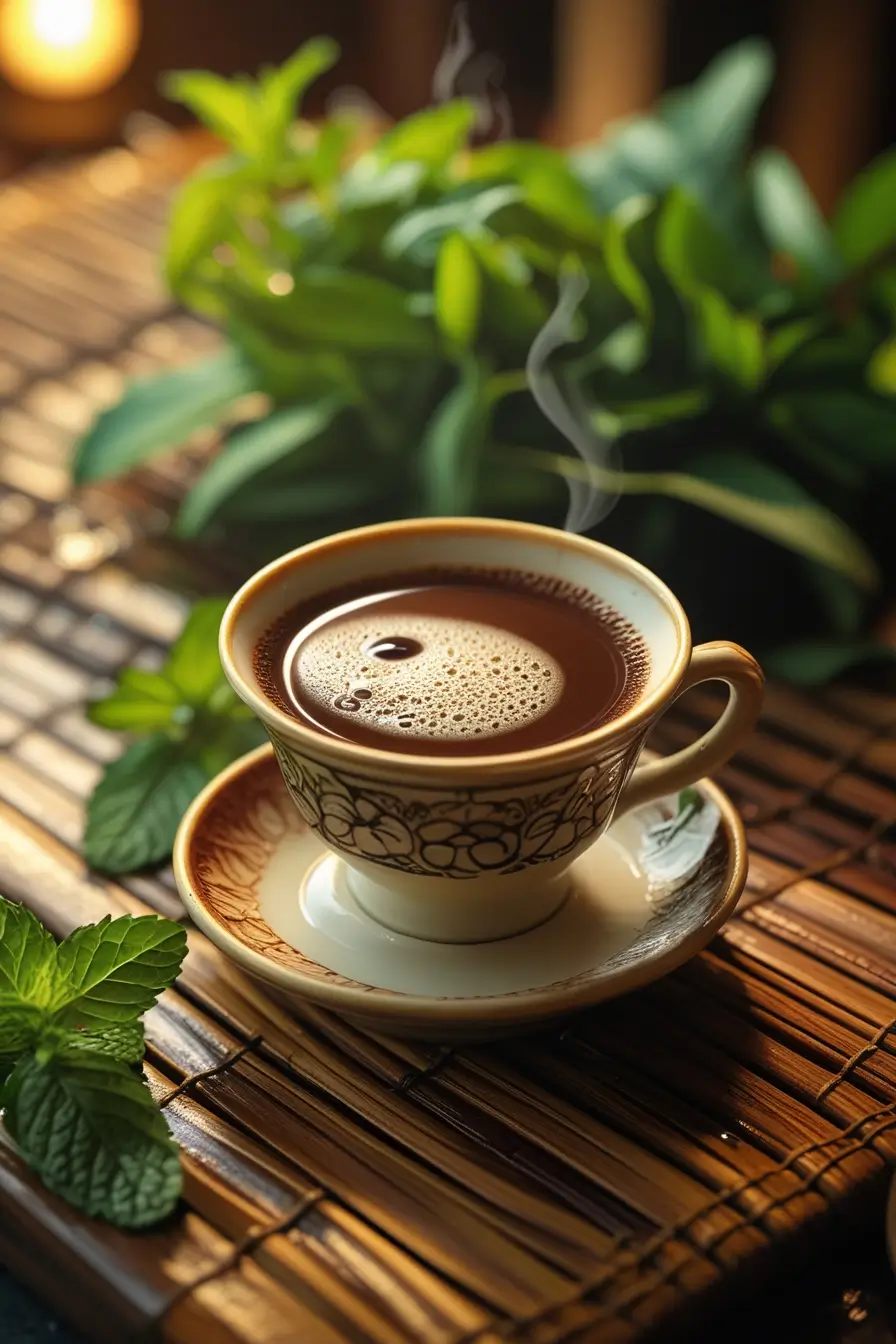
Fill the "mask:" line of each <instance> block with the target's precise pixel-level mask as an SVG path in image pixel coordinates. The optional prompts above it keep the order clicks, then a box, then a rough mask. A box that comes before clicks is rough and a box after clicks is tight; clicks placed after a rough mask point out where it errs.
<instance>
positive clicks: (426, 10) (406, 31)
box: [365, 0, 453, 117]
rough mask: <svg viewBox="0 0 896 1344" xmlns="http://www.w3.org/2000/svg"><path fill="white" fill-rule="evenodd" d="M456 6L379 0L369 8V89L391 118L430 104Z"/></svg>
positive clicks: (427, 0)
mask: <svg viewBox="0 0 896 1344" xmlns="http://www.w3.org/2000/svg"><path fill="white" fill-rule="evenodd" d="M365 8H366V0H365ZM452 8H453V6H452V4H451V0H376V3H375V4H372V5H371V6H370V9H369V10H368V14H369V16H370V19H371V24H372V33H371V36H372V42H371V52H372V55H371V61H370V91H371V93H372V94H373V97H374V98H375V99H376V100H377V102H378V103H380V104H381V106H382V107H384V108H385V110H386V111H387V112H389V113H390V114H391V115H392V116H393V117H404V116H407V114H408V113H409V112H416V111H417V110H418V109H419V108H421V107H426V106H427V105H428V104H429V103H430V102H432V77H433V73H434V71H435V68H436V65H437V64H438V61H439V56H440V55H441V53H442V48H443V46H444V44H445V41H446V39H447V37H448V29H449V25H450V21H451V11H452Z"/></svg>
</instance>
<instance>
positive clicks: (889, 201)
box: [833, 149, 896, 266]
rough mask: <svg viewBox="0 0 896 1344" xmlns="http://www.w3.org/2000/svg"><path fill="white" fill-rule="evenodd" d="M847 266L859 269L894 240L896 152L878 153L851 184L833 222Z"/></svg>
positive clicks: (890, 245)
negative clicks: (858, 267)
mask: <svg viewBox="0 0 896 1344" xmlns="http://www.w3.org/2000/svg"><path fill="white" fill-rule="evenodd" d="M833 231H834V241H835V242H836V244H837V247H838V248H839V250H840V255H841V257H842V258H843V260H844V261H845V262H846V264H847V266H860V265H861V264H862V263H863V262H866V261H869V260H870V259H871V257H874V256H876V255H877V254H878V253H879V252H882V251H884V250H885V249H886V248H890V247H892V246H893V245H894V240H896V149H889V150H887V152H886V153H885V154H881V155H880V157H879V158H877V159H875V160H874V162H873V163H872V164H870V165H869V167H867V168H866V169H865V171H864V172H863V173H859V176H858V177H857V178H856V179H855V181H854V182H853V183H852V186H850V187H849V189H848V190H847V192H846V195H845V196H844V197H843V199H842V201H841V202H840V205H839V206H838V208H837V212H836V214H835V215H834V222H833Z"/></svg>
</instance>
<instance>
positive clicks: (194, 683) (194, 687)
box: [164, 597, 227, 705]
mask: <svg viewBox="0 0 896 1344" xmlns="http://www.w3.org/2000/svg"><path fill="white" fill-rule="evenodd" d="M226 606H227V599H226V598H223V597H210V598H206V599H205V600H204V601H202V602H197V603H196V604H195V605H194V606H193V609H192V610H191V612H190V614H189V616H188V617H187V620H186V623H185V624H184V628H183V630H181V632H180V635H179V636H178V639H177V642H176V643H175V645H174V648H173V649H172V650H171V652H170V653H169V655H168V661H167V662H166V664H165V672H164V675H165V677H166V678H167V679H168V681H169V682H170V683H171V685H172V686H173V687H174V688H175V689H176V690H177V691H178V692H179V694H180V696H181V698H182V699H183V700H185V701H186V703H187V704H188V705H204V704H206V702H207V701H208V698H209V696H210V695H211V693H212V691H214V690H215V689H216V687H218V686H219V685H220V684H221V681H222V679H223V676H224V674H223V672H222V671H221V660H220V658H219V657H218V627H219V626H220V624H221V617H222V616H223V615H224V610H225V608H226Z"/></svg>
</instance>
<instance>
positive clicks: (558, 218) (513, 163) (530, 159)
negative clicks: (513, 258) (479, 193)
mask: <svg viewBox="0 0 896 1344" xmlns="http://www.w3.org/2000/svg"><path fill="white" fill-rule="evenodd" d="M464 176H465V177H466V178H467V179H469V180H477V179H490V180H494V179H500V178H505V177H507V178H510V179H511V181H513V182H516V183H519V184H520V186H521V187H522V199H523V201H524V202H525V204H526V205H528V206H529V208H530V209H532V210H534V211H535V212H536V213H537V214H539V215H541V216H542V218H544V219H546V220H549V221H550V222H551V223H552V224H555V225H556V226H557V227H558V228H559V229H562V230H563V231H564V233H565V234H567V235H568V237H569V239H570V240H573V239H577V240H580V241H583V242H588V243H592V244H596V243H598V242H599V241H600V236H601V229H600V220H599V219H598V216H597V214H596V212H595V209H594V206H593V205H592V203H591V200H590V198H589V195H588V192H587V190H586V189H585V187H584V186H583V185H582V183H581V182H580V181H579V179H578V178H577V177H576V175H575V173H574V172H573V171H572V170H571V168H570V166H569V164H568V163H567V161H566V159H565V158H564V156H563V155H562V154H561V153H560V152H559V151H558V150H556V149H552V148H551V147H550V146H549V145H540V144H536V143H532V142H531V141H520V140H516V141H514V140H504V141H501V142H500V143H499V144H493V145H487V146H486V147H485V148H484V149H480V150H477V151H476V152H475V153H474V154H473V155H472V156H471V159H470V162H469V164H468V165H467V166H466V167H465V170H464Z"/></svg>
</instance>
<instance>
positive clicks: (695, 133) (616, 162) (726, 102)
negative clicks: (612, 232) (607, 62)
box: [572, 38, 774, 228]
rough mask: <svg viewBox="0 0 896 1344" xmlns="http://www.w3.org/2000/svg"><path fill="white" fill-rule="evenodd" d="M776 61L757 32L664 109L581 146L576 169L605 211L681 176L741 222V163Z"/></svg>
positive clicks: (721, 212)
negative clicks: (759, 38)
mask: <svg viewBox="0 0 896 1344" xmlns="http://www.w3.org/2000/svg"><path fill="white" fill-rule="evenodd" d="M773 68H774V61H773V57H772V52H771V48H770V47H769V45H768V44H767V43H766V42H763V41H759V40H757V39H755V38H749V39H747V40H746V41H744V42H739V43H737V44H736V45H734V46H732V47H729V48H728V49H727V50H726V51H723V52H722V53H721V54H720V55H718V56H716V57H715V58H714V59H713V60H712V61H710V63H709V65H708V66H707V67H706V69H705V70H704V71H703V73H702V74H701V75H700V76H699V78H698V79H696V80H695V81H694V83H693V84H692V85H690V87H688V88H684V89H676V90H673V91H672V92H671V93H669V94H667V95H666V96H665V97H664V98H663V99H662V100H661V102H660V105H659V108H658V111H657V113H656V114H654V115H652V116H648V117H636V118H633V119H632V120H630V121H628V122H624V123H622V124H621V125H620V126H619V127H617V128H614V129H612V130H611V131H610V133H609V134H608V135H605V137H604V138H603V140H602V141H601V142H600V143H599V144H597V145H589V146H586V147H585V148H584V149H582V150H578V151H576V152H575V153H574V154H573V156H572V161H573V167H574V170H575V171H576V173H577V175H578V176H579V177H580V178H581V179H582V180H583V181H584V182H585V184H586V186H587V187H588V188H589V191H590V193H591V195H592V197H593V199H594V200H595V201H596V203H597V205H598V207H599V208H600V209H601V210H602V211H604V212H610V211H612V210H615V209H616V207H617V206H619V205H620V204H622V202H624V201H627V200H630V199H631V198H633V197H635V196H642V195H648V196H655V197H660V196H663V195H664V194H665V192H666V191H667V190H668V189H669V188H670V187H671V186H673V184H678V185H680V186H681V187H683V188H685V189H686V190H687V191H689V192H691V193H693V194H694V195H695V196H697V198H698V199H699V200H700V201H701V202H702V203H703V205H704V206H705V207H706V208H707V209H708V210H709V212H710V214H711V215H712V218H713V219H714V220H715V221H716V223H717V224H719V225H721V226H724V227H726V228H727V227H731V228H736V227H738V226H740V225H741V223H742V213H743V211H742V205H741V201H740V195H741V191H740V185H741V184H740V180H739V173H740V168H741V164H742V162H743V157H744V154H745V152H746V150H747V147H748V145H749V142H750V138H751V136H752V133H753V126H754V123H755V120H756V115H757V113H758V111H759V108H760V106H761V105H762V102H763V101H764V99H765V96H766V94H767V93H768V90H769V87H770V85H771V80H772V73H773Z"/></svg>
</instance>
